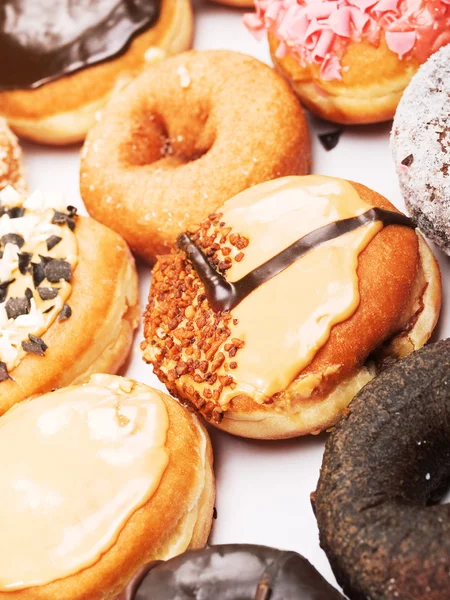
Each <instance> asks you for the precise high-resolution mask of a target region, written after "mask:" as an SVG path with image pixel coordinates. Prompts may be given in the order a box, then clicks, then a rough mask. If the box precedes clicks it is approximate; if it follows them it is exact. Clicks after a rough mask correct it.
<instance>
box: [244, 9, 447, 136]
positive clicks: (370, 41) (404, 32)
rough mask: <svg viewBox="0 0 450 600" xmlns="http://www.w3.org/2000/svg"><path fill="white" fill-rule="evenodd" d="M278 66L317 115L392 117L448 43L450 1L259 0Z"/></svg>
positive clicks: (256, 26)
mask: <svg viewBox="0 0 450 600" xmlns="http://www.w3.org/2000/svg"><path fill="white" fill-rule="evenodd" d="M255 4H256V12H255V13H253V14H249V15H246V17H245V19H246V20H245V22H246V25H247V27H248V28H249V29H250V31H252V32H253V33H254V34H255V35H256V36H257V37H262V36H263V35H264V33H266V32H267V33H268V38H269V44H270V50H271V54H272V59H273V61H274V64H275V65H276V66H277V68H278V69H279V70H280V72H281V73H283V74H284V76H285V77H286V78H287V79H288V80H289V81H290V82H291V84H292V86H293V88H294V89H295V91H296V92H297V94H298V96H299V98H300V99H301V101H302V102H303V103H304V105H305V106H306V107H307V108H308V109H309V110H311V111H312V112H313V113H315V114H317V115H319V116H320V117H322V118H324V119H328V120H330V121H335V122H337V123H348V124H358V123H378V122H381V121H387V120H390V119H392V118H393V116H394V113H395V109H396V107H397V104H398V102H399V100H400V98H401V96H402V93H403V90H404V89H405V88H406V86H407V85H408V83H409V81H410V80H411V77H412V76H413V75H414V73H415V72H416V71H417V69H418V68H419V66H420V65H421V64H422V63H423V62H425V61H426V60H427V58H428V57H429V56H430V55H431V54H433V52H436V51H437V50H438V49H439V48H440V47H441V46H444V45H445V44H448V43H449V42H450V4H449V3H448V2H447V0H394V1H389V0H388V1H386V0H374V1H373V2H372V1H370V0H369V1H361V2H359V1H354V0H329V1H325V0H317V1H315V2H309V1H308V0H297V1H296V2H291V0H255Z"/></svg>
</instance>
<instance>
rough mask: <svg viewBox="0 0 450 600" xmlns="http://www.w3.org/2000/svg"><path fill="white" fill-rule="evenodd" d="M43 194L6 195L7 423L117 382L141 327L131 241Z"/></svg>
mask: <svg viewBox="0 0 450 600" xmlns="http://www.w3.org/2000/svg"><path fill="white" fill-rule="evenodd" d="M60 204H61V203H57V202H53V201H51V200H50V199H49V198H47V197H44V196H43V195H42V194H40V193H39V192H34V193H33V194H32V195H30V196H28V197H26V196H21V195H20V194H18V193H17V192H16V191H15V190H14V189H13V188H12V187H6V188H5V189H3V190H2V191H1V192H0V214H1V217H0V252H1V254H0V256H1V258H0V414H2V413H4V412H5V411H6V410H8V409H9V408H10V407H11V406H12V405H13V404H15V403H16V402H20V401H21V400H23V399H24V398H26V397H28V396H31V395H33V394H38V393H44V392H47V391H50V390H51V389H53V388H56V387H60V386H63V385H68V384H70V383H74V382H77V383H78V382H83V381H85V380H86V379H87V378H88V377H89V375H90V374H91V373H93V372H95V371H96V370H101V371H104V372H109V373H115V372H116V371H117V370H118V369H119V368H120V367H121V366H122V364H123V362H124V361H125V359H126V357H127V355H128V352H129V350H130V347H131V343H132V340H133V332H134V330H135V329H136V327H137V324H138V320H139V306H138V288H137V274H136V268H135V265H134V260H133V257H132V255H131V253H130V250H129V249H128V247H127V245H126V243H125V242H124V240H123V239H122V238H121V237H120V236H118V235H117V234H116V233H114V232H113V231H111V230H110V229H107V228H106V227H104V226H103V225H100V224H99V223H97V222H96V221H94V220H93V219H89V218H86V217H78V216H77V214H76V209H75V208H74V207H71V206H69V207H67V208H65V207H64V206H60Z"/></svg>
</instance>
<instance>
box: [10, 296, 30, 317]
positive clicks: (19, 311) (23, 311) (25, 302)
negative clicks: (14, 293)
mask: <svg viewBox="0 0 450 600" xmlns="http://www.w3.org/2000/svg"><path fill="white" fill-rule="evenodd" d="M30 308H31V304H30V299H29V298H28V297H27V296H23V297H22V298H10V299H9V300H8V302H7V303H6V304H5V310H6V314H7V316H8V319H17V317H20V315H27V314H28V313H29V312H30Z"/></svg>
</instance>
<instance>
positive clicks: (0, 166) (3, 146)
mask: <svg viewBox="0 0 450 600" xmlns="http://www.w3.org/2000/svg"><path fill="white" fill-rule="evenodd" d="M7 185H12V186H14V187H15V188H16V189H17V190H19V191H24V190H25V189H26V184H25V180H24V176H23V167H22V150H21V149H20V146H19V144H18V141H17V138H16V136H15V135H14V134H13V133H12V131H11V130H10V128H9V127H8V124H7V122H6V121H5V119H2V118H1V117H0V190H2V189H3V188H5V187H6V186H7Z"/></svg>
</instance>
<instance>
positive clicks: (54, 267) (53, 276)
mask: <svg viewBox="0 0 450 600" xmlns="http://www.w3.org/2000/svg"><path fill="white" fill-rule="evenodd" d="M44 272H45V276H46V277H47V279H48V280H49V281H50V283H57V282H58V281H61V279H64V280H65V281H70V280H71V279H72V265H71V264H70V263H68V262H67V261H66V260H62V259H58V260H52V261H51V262H49V263H47V264H46V265H45V267H44Z"/></svg>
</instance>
